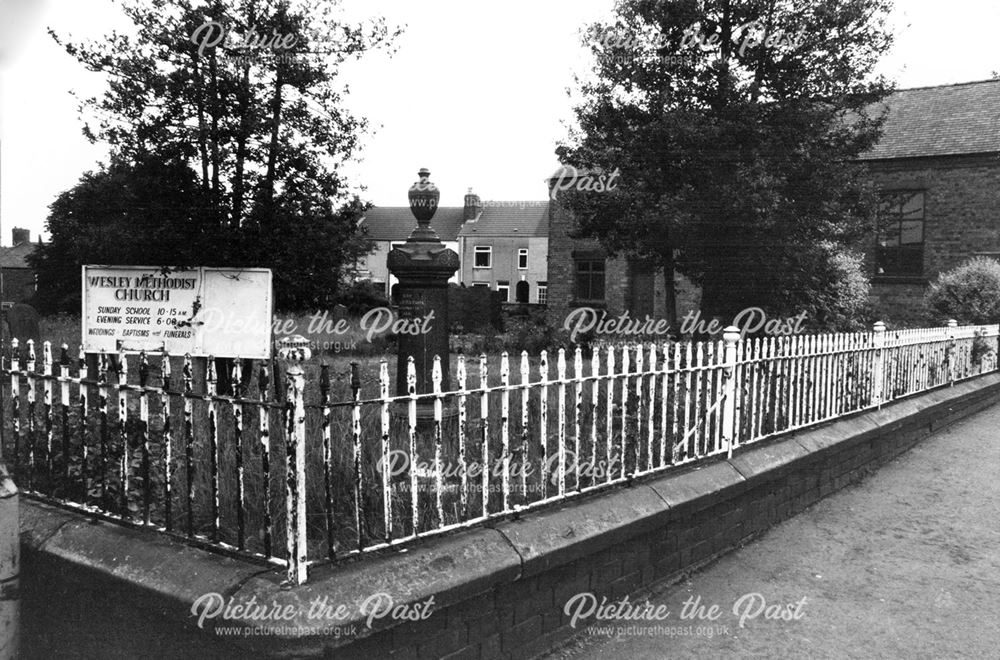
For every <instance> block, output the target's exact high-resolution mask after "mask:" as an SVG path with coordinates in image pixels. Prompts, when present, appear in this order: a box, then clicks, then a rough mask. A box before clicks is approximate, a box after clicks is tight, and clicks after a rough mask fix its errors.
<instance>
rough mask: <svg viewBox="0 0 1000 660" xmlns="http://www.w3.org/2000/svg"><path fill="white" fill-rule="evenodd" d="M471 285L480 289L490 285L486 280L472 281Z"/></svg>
mask: <svg viewBox="0 0 1000 660" xmlns="http://www.w3.org/2000/svg"><path fill="white" fill-rule="evenodd" d="M472 286H474V287H479V288H480V289H488V288H490V285H489V284H488V283H487V282H473V283H472Z"/></svg>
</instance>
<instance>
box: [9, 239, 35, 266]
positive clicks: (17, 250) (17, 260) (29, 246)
mask: <svg viewBox="0 0 1000 660" xmlns="http://www.w3.org/2000/svg"><path fill="white" fill-rule="evenodd" d="M34 250H35V244H34V243H21V244H20V245H16V246H14V247H0V268H30V266H28V262H27V261H26V260H25V258H26V257H27V256H28V255H29V254H31V253H32V252H33V251H34Z"/></svg>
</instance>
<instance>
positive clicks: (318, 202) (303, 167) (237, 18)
mask: <svg viewBox="0 0 1000 660" xmlns="http://www.w3.org/2000/svg"><path fill="white" fill-rule="evenodd" d="M338 5H339V2H338V1H337V0H171V1H169V2H168V1H167V0H152V1H151V2H140V1H138V0H123V3H122V8H123V11H124V12H125V14H126V15H127V16H128V17H129V18H130V19H131V20H132V22H133V23H134V24H135V30H134V33H130V34H122V33H112V34H110V35H108V36H107V37H106V38H105V39H104V40H102V41H98V42H93V43H76V42H72V41H69V40H66V39H64V38H63V37H61V36H59V35H57V34H55V33H52V36H53V38H54V39H55V40H56V41H57V42H58V43H59V44H60V45H62V46H63V47H64V48H65V50H66V51H67V52H68V53H69V54H70V55H72V56H73V57H75V58H76V59H77V60H79V61H80V62H81V63H82V64H83V65H84V66H86V67H87V68H88V69H90V70H92V71H99V72H102V73H104V74H106V76H107V78H108V87H107V90H106V91H105V93H104V95H103V96H101V97H99V98H90V99H85V100H83V102H82V109H83V113H84V116H85V126H84V134H85V135H86V136H87V137H88V138H89V139H90V140H92V141H103V142H106V143H108V144H109V145H110V146H111V153H112V161H113V164H112V165H111V166H110V167H109V168H107V169H106V170H105V171H104V172H101V173H98V174H96V175H88V177H90V178H89V179H88V177H85V178H84V180H83V181H81V184H80V186H85V187H86V186H89V185H94V184H95V181H93V180H92V179H94V178H95V177H96V178H97V179H106V180H104V181H103V184H104V185H107V186H114V185H115V184H114V182H116V181H117V182H119V183H122V184H123V185H124V189H128V190H132V191H134V192H135V193H137V194H140V197H141V191H142V190H143V188H142V187H141V186H138V185H136V184H137V183H138V182H137V181H136V182H127V181H124V180H123V178H127V177H128V176H129V175H130V174H129V173H132V174H135V175H137V176H140V177H141V176H146V175H147V174H148V173H149V169H148V168H149V167H150V166H151V165H150V164H151V163H152V162H154V161H157V160H158V161H160V162H162V163H172V164H174V165H176V166H177V167H180V165H181V164H183V165H184V166H185V167H187V168H188V169H189V170H190V177H189V178H188V179H187V180H186V181H185V185H184V186H183V188H178V187H177V186H176V185H175V183H176V182H175V181H173V180H171V179H169V178H168V179H163V180H161V181H159V182H158V183H157V185H161V193H162V194H163V195H166V196H168V197H170V196H175V195H182V196H189V195H193V198H192V199H196V200H197V202H196V203H195V204H193V205H192V203H189V201H188V200H186V199H177V200H176V201H177V203H178V204H179V208H180V209H182V210H183V211H184V213H188V212H190V214H191V217H189V218H186V219H185V220H184V222H182V223H181V226H182V227H183V226H186V224H193V225H196V226H197V227H198V231H199V232H201V233H200V234H199V235H200V236H202V240H200V241H199V242H198V243H197V244H196V245H195V246H192V247H185V246H184V245H183V244H182V241H180V240H173V241H172V242H171V243H170V244H171V245H173V246H174V247H175V248H176V250H177V251H176V252H168V253H166V254H157V257H158V258H162V259H163V261H160V262H157V263H156V264H154V265H176V264H177V263H179V262H181V261H185V260H188V261H189V262H191V263H197V264H202V265H206V264H209V263H215V262H218V261H220V259H222V258H223V257H224V258H225V259H226V262H227V265H232V266H250V265H254V266H269V267H272V268H274V269H275V271H276V288H277V298H278V303H279V304H281V305H286V306H287V305H301V304H316V303H317V302H318V301H320V300H323V299H328V298H329V297H330V296H331V295H332V294H333V293H334V292H335V291H336V289H337V286H338V284H339V281H340V274H341V273H342V269H343V267H344V266H345V265H347V264H350V263H353V261H354V260H355V258H356V257H357V256H359V255H360V254H363V253H365V252H366V251H367V250H368V249H369V245H368V243H367V242H366V241H365V240H364V239H363V237H360V236H358V235H357V231H356V220H357V216H358V213H359V212H360V211H362V210H363V208H364V207H363V204H362V203H361V201H360V200H359V199H358V198H357V197H356V196H354V195H351V194H349V193H348V192H347V185H346V182H345V181H344V180H343V178H342V176H341V174H340V170H341V167H342V165H343V164H344V163H345V162H346V161H348V160H349V159H351V158H352V157H353V156H354V153H355V149H356V148H357V145H358V139H359V136H360V135H361V134H362V133H363V132H364V131H366V130H367V122H366V121H365V120H364V119H363V118H358V117H355V116H354V115H352V114H351V113H350V112H348V111H347V110H346V109H345V108H344V107H343V100H344V95H345V94H346V93H347V90H346V88H345V87H343V86H342V85H340V84H339V82H338V74H339V71H340V67H341V65H342V64H343V63H344V62H345V61H346V60H348V59H350V58H356V57H360V56H362V55H363V54H365V53H366V52H368V51H371V50H373V49H377V48H386V47H391V44H392V42H393V40H394V38H395V37H396V36H397V35H398V34H399V31H398V30H396V31H392V30H390V29H389V28H388V27H387V26H386V24H385V21H384V20H383V19H376V20H372V21H369V22H366V23H362V24H358V25H351V24H347V23H345V22H344V21H343V20H341V19H340V17H339V16H338V15H337V13H336V10H337V9H338ZM174 165H172V166H171V167H173V166H174ZM175 174H178V175H179V170H178V172H175ZM78 188H79V186H78ZM82 192H83V191H81V190H78V189H74V190H73V191H70V192H69V193H68V195H64V197H62V198H60V199H61V200H62V207H61V208H60V209H56V208H53V214H52V216H50V219H49V225H50V226H49V231H50V232H51V233H52V234H53V238H54V240H55V237H56V236H57V235H58V236H62V237H65V239H66V240H68V241H70V243H72V241H73V239H72V236H73V232H72V231H70V229H69V227H66V228H65V229H64V228H62V227H60V226H58V225H59V224H60V223H66V222H68V220H67V218H68V217H69V216H72V217H73V221H74V222H77V223H83V224H84V225H87V228H86V229H87V231H88V232H90V233H93V232H100V231H102V230H101V229H100V228H102V227H103V228H109V229H110V228H112V227H113V225H112V224H109V223H108V222H107V221H106V218H102V215H106V214H101V213H100V209H99V208H94V207H90V208H74V207H73V203H74V201H75V200H76V199H77V198H78V197H80V193H82ZM157 194H160V193H157ZM131 210H132V211H134V212H138V210H137V209H136V208H135V207H134V206H133V207H131ZM140 215H141V213H140ZM91 219H93V221H92V222H91ZM172 220H173V216H169V217H164V220H163V223H162V227H160V229H159V233H160V234H163V235H165V236H166V235H169V234H170V233H171V232H172V231H173V230H174V229H175V227H174V226H173V225H172V224H171V221H172ZM123 222H126V224H128V220H127V219H123ZM185 223H186V224H185ZM150 224H156V223H155V222H147V223H146V224H145V225H144V226H147V227H148V226H149V225H150ZM101 235H102V236H103V240H106V241H108V242H116V243H117V242H120V241H121V239H120V238H119V237H118V236H117V235H115V234H113V233H107V234H101ZM182 235H183V232H182ZM142 236H147V234H145V233H141V234H140V237H142ZM147 242H148V241H147ZM59 250H62V251H63V253H66V252H67V251H74V250H75V251H76V252H77V253H79V254H80V255H82V258H84V260H85V262H91V263H92V262H93V261H94V259H93V258H92V256H91V255H93V254H95V253H94V252H92V251H90V250H87V249H84V246H83V244H82V243H80V244H77V245H67V246H64V247H61V248H53V249H52V250H49V251H48V253H50V254H55V253H56V252H58V251H59ZM45 254H46V253H45V252H43V253H41V255H40V258H39V259H40V260H39V267H40V268H43V269H54V270H55V271H59V268H57V267H56V265H55V264H54V263H50V262H49V261H47V260H46V258H45ZM116 254H117V255H118V257H117V258H115V259H114V260H113V261H114V263H130V262H129V261H123V260H122V259H124V258H126V256H127V254H128V252H127V251H124V252H118V253H116ZM140 256H142V257H143V258H142V259H141V260H140V261H141V263H147V264H148V263H149V259H150V258H151V256H152V255H151V254H150V253H149V252H148V251H146V252H143V253H142V254H141V255H140ZM330 268H334V269H335V270H334V271H333V272H328V269H330ZM61 272H63V275H64V276H66V275H67V274H68V271H67V269H66V268H65V267H64V268H63V269H62V271H61ZM75 277H76V279H77V280H78V278H79V272H78V271H77V274H76V276H75ZM40 286H41V283H40ZM57 288H58V289H60V290H68V289H69V288H71V286H70V285H69V283H67V282H61V283H60V284H59V286H58V287H57ZM50 293H51V295H49V293H46V294H45V295H46V296H47V297H48V298H50V299H55V298H58V297H59V296H58V295H57V293H56V288H54V289H52V290H51V292H50Z"/></svg>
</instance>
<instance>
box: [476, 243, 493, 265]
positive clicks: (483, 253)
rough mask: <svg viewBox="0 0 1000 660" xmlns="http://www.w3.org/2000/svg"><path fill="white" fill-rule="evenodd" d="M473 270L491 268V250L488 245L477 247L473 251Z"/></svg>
mask: <svg viewBox="0 0 1000 660" xmlns="http://www.w3.org/2000/svg"><path fill="white" fill-rule="evenodd" d="M473 267H474V268H492V267H493V248H492V247H490V246H489V245H477V246H476V250H475V261H474V262H473Z"/></svg>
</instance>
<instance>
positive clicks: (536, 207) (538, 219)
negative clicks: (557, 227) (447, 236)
mask: <svg viewBox="0 0 1000 660" xmlns="http://www.w3.org/2000/svg"><path fill="white" fill-rule="evenodd" d="M459 235H460V236H507V237H513V236H529V237H536V236H548V235H549V203H548V202H547V201H543V202H538V201H524V202H490V201H486V202H483V212H482V214H481V215H480V216H479V219H478V220H476V221H475V222H467V223H465V225H464V226H463V227H462V230H461V231H460V232H459Z"/></svg>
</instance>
